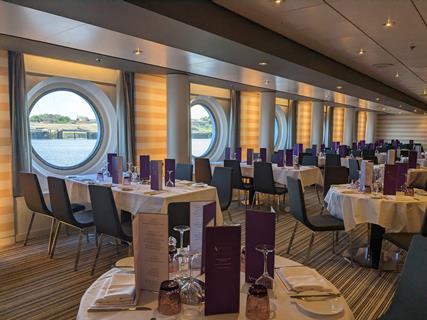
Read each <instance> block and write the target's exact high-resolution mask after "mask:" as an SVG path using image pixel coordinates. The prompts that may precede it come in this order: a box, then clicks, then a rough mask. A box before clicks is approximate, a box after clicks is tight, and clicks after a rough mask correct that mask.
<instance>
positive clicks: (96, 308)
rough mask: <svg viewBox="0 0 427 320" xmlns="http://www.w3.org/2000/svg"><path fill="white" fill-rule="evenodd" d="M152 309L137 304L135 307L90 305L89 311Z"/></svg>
mask: <svg viewBox="0 0 427 320" xmlns="http://www.w3.org/2000/svg"><path fill="white" fill-rule="evenodd" d="M138 310H141V311H150V310H152V309H151V308H149V307H144V306H135V307H90V308H88V309H87V312H112V311H138Z"/></svg>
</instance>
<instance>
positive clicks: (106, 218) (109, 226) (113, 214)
mask: <svg viewBox="0 0 427 320" xmlns="http://www.w3.org/2000/svg"><path fill="white" fill-rule="evenodd" d="M89 194H90V201H91V203H92V209H93V213H94V222H95V226H96V232H98V233H103V234H105V235H109V236H112V237H115V238H123V231H122V227H121V225H120V220H119V216H118V213H117V208H116V203H115V201H114V197H113V192H112V191H111V188H109V187H106V186H97V185H89Z"/></svg>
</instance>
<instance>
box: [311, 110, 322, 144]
mask: <svg viewBox="0 0 427 320" xmlns="http://www.w3.org/2000/svg"><path fill="white" fill-rule="evenodd" d="M323 116H324V113H323V103H322V102H313V103H312V104H311V144H316V145H317V150H320V145H321V144H322V143H323V120H324V119H323Z"/></svg>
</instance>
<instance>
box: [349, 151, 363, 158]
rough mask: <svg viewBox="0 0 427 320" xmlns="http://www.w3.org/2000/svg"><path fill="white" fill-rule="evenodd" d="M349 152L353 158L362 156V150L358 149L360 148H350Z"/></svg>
mask: <svg viewBox="0 0 427 320" xmlns="http://www.w3.org/2000/svg"><path fill="white" fill-rule="evenodd" d="M351 154H352V155H353V157H355V158H360V157H361V156H362V151H360V150H351Z"/></svg>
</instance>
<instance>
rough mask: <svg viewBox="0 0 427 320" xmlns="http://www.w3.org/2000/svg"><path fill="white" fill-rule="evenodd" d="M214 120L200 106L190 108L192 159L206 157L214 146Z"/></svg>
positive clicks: (206, 109)
mask: <svg viewBox="0 0 427 320" xmlns="http://www.w3.org/2000/svg"><path fill="white" fill-rule="evenodd" d="M214 141H215V120H214V117H213V115H212V113H211V112H210V111H209V109H208V108H207V107H205V106H203V105H201V104H195V105H193V106H192V107H191V150H192V154H193V156H194V157H202V156H204V155H206V154H207V153H208V152H209V151H210V150H211V149H212V146H213V145H214Z"/></svg>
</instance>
